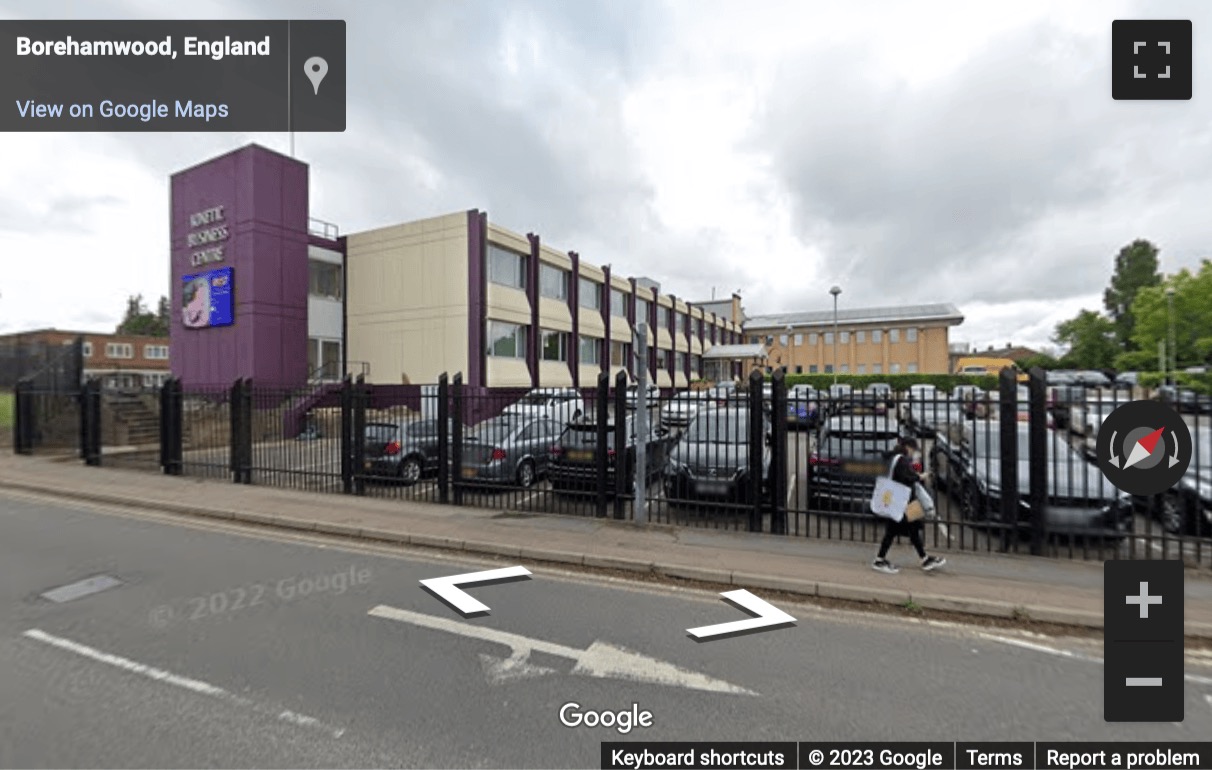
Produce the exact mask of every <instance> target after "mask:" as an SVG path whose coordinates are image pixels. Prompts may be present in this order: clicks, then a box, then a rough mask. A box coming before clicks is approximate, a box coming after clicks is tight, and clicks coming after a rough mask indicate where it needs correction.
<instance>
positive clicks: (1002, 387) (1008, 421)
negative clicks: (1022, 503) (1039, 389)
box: [998, 367, 1035, 552]
mask: <svg viewBox="0 0 1212 770" xmlns="http://www.w3.org/2000/svg"><path fill="white" fill-rule="evenodd" d="M998 396H999V403H998V422H999V427H1000V428H1001V430H1000V431H998V432H999V433H1000V434H1001V446H1000V447H999V451H1000V452H1001V468H1000V469H999V470H1000V478H1001V488H1002V492H1001V504H1002V510H1001V519H1002V525H1003V529H1002V547H1001V550H1002V551H1003V552H1005V551H1009V550H1010V538H1011V536H1012V535H1013V536H1014V538H1015V540H1017V539H1018V501H1019V495H1018V415H1019V410H1020V409H1021V407H1022V405H1021V404H1019V403H1018V372H1017V371H1016V370H1014V369H1013V368H1011V367H1006V368H1005V369H1002V371H1001V375H1000V379H999V381H998ZM1034 475H1035V474H1034V473H1033V474H1032V478H1034Z"/></svg>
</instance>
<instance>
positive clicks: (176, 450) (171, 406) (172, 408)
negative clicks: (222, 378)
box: [166, 377, 185, 476]
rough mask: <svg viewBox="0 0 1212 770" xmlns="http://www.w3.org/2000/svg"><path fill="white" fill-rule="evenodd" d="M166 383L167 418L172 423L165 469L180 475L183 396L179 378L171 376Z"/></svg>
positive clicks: (183, 438) (183, 436) (183, 430)
mask: <svg viewBox="0 0 1212 770" xmlns="http://www.w3.org/2000/svg"><path fill="white" fill-rule="evenodd" d="M168 384H169V385H170V386H171V387H170V389H169V402H168V419H169V422H170V423H171V424H172V430H171V431H170V433H169V444H168V467H167V468H166V471H167V472H168V473H169V475H172V476H180V475H181V473H182V470H183V469H184V467H185V396H184V393H183V392H182V389H181V380H180V378H177V377H174V378H171V379H170V380H169V381H168Z"/></svg>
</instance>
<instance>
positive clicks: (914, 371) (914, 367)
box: [908, 363, 917, 374]
mask: <svg viewBox="0 0 1212 770" xmlns="http://www.w3.org/2000/svg"><path fill="white" fill-rule="evenodd" d="M908 371H909V373H910V374H917V364H916V363H911V364H909V367H908Z"/></svg>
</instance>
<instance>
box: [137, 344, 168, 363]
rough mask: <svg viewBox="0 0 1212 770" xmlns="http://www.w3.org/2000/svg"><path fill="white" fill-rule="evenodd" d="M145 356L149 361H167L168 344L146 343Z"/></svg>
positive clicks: (144, 347)
mask: <svg viewBox="0 0 1212 770" xmlns="http://www.w3.org/2000/svg"><path fill="white" fill-rule="evenodd" d="M143 357H144V358H146V359H148V360H149V361H167V360H168V345H144V346H143Z"/></svg>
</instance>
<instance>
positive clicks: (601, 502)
mask: <svg viewBox="0 0 1212 770" xmlns="http://www.w3.org/2000/svg"><path fill="white" fill-rule="evenodd" d="M597 398H598V400H597V407H598V415H597V424H596V425H595V426H594V427H595V428H597V451H596V452H594V460H595V464H596V465H597V472H598V483H597V494H596V496H595V497H596V503H597V505H596V509H595V514H594V515H595V516H597V517H598V518H605V517H606V464H607V459H608V457H607V454H606V453H607V446H606V443H607V437H608V433H607V429H606V427H607V426H606V423H607V422H608V421H609V420H610V409H609V407H610V375H609V374H608V373H606V372H599V373H598V393H597ZM616 449H617V448H616ZM626 464H627V452H626V451H623V452H621V453H620V452H618V451H616V452H615V463H614V472H615V475H618V474H620V473H623V470H622V468H620V465H623V466H625V465H626Z"/></svg>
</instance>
